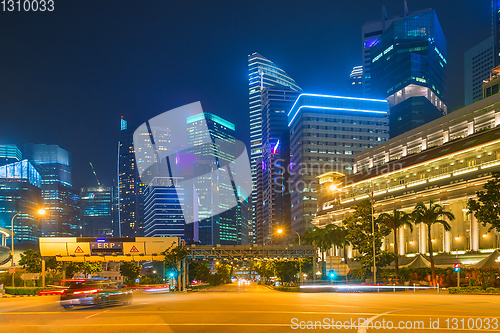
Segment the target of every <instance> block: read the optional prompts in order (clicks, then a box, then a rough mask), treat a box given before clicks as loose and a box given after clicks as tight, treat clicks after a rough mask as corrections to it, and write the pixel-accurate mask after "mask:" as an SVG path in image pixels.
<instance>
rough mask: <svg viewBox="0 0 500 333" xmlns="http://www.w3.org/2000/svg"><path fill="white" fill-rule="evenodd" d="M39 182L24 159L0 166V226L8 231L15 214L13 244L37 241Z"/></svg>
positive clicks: (40, 203) (33, 169) (38, 233)
mask: <svg viewBox="0 0 500 333" xmlns="http://www.w3.org/2000/svg"><path fill="white" fill-rule="evenodd" d="M41 184H42V181H41V177H40V174H39V173H38V171H37V170H36V169H35V167H34V166H33V165H32V164H31V163H30V162H28V160H22V161H19V162H15V163H11V164H7V165H3V166H0V227H2V228H5V229H9V230H11V220H12V217H13V216H14V215H15V214H16V213H19V214H18V215H17V216H16V218H15V220H14V233H15V236H14V242H15V243H16V244H18V243H29V244H36V243H38V237H40V217H39V216H38V210H39V209H40V208H42V196H41V191H40V187H41ZM10 241H11V238H10V237H9V238H8V242H10Z"/></svg>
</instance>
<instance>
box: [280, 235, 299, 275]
mask: <svg viewBox="0 0 500 333" xmlns="http://www.w3.org/2000/svg"><path fill="white" fill-rule="evenodd" d="M293 231H294V232H295V233H296V234H297V236H299V245H300V234H299V233H298V232H297V231H295V230H293ZM277 232H278V234H282V233H283V229H281V228H280V229H278V230H277ZM288 236H290V235H288ZM302 281H303V277H302V262H301V261H300V259H299V284H302Z"/></svg>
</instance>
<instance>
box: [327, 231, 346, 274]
mask: <svg viewBox="0 0 500 333" xmlns="http://www.w3.org/2000/svg"><path fill="white" fill-rule="evenodd" d="M325 229H326V232H327V233H328V238H329V239H330V241H331V243H332V244H331V245H335V246H338V247H341V248H343V249H344V261H345V263H346V264H347V251H346V247H347V246H349V245H351V243H349V241H348V240H347V239H346V237H347V229H346V228H345V227H342V226H338V225H335V224H329V225H327V226H326V227H325Z"/></svg>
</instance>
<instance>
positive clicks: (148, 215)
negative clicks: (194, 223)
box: [144, 177, 186, 240]
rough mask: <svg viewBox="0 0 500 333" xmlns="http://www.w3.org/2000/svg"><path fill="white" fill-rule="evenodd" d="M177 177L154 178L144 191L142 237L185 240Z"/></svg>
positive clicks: (181, 199)
mask: <svg viewBox="0 0 500 333" xmlns="http://www.w3.org/2000/svg"><path fill="white" fill-rule="evenodd" d="M179 180H181V178H179V177H155V178H153V180H152V181H151V183H149V184H148V186H147V187H146V188H145V190H144V236H145V237H179V238H181V239H183V240H185V239H186V230H185V227H186V224H185V221H184V215H183V211H182V205H184V195H183V194H184V191H183V189H182V188H181V187H180V186H181V185H180V182H179Z"/></svg>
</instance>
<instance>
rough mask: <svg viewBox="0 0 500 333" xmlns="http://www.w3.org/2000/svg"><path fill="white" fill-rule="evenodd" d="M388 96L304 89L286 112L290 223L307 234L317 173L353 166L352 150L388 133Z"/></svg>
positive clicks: (346, 170) (347, 170) (313, 209)
mask: <svg viewBox="0 0 500 333" xmlns="http://www.w3.org/2000/svg"><path fill="white" fill-rule="evenodd" d="M388 112H389V103H388V102H387V101H385V100H374V99H364V98H352V97H339V96H326V95H315V94H301V95H300V96H299V97H298V98H297V101H296V102H295V103H294V105H293V106H292V108H291V110H290V111H289V112H288V127H289V129H290V164H289V165H288V166H286V167H287V168H288V169H289V172H290V184H291V186H290V189H289V190H290V192H291V198H290V200H291V228H292V230H294V231H296V232H298V233H300V234H303V233H304V231H305V230H306V229H307V228H308V227H310V226H311V225H310V222H311V220H312V218H313V217H314V214H315V212H316V209H317V205H316V199H317V197H316V188H317V186H318V180H317V179H316V176H318V175H320V174H322V173H325V172H329V171H337V172H341V173H344V174H350V173H351V172H352V166H353V164H354V162H355V159H354V155H355V154H356V153H358V152H361V151H363V150H365V149H367V148H371V147H373V146H374V145H376V144H378V143H380V142H385V141H386V140H387V139H388V138H389V134H388V130H389V127H388V121H387V116H388Z"/></svg>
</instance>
